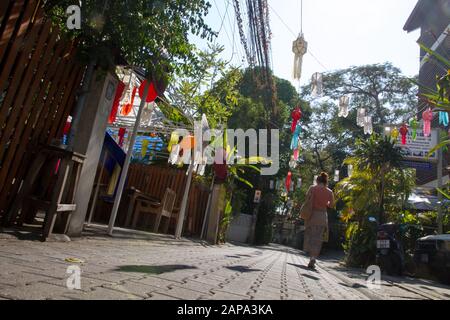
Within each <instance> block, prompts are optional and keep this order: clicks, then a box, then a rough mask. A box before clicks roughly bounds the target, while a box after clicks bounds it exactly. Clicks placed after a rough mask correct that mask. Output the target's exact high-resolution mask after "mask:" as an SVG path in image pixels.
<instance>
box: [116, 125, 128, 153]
mask: <svg viewBox="0 0 450 320" xmlns="http://www.w3.org/2000/svg"><path fill="white" fill-rule="evenodd" d="M126 132H127V129H125V128H120V129H119V135H118V137H119V143H118V145H119V147H121V148H122V147H123V142H124V140H125V134H126Z"/></svg>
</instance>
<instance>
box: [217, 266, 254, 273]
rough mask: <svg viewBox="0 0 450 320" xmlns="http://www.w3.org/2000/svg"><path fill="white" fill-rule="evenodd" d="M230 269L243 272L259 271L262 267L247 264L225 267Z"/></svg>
mask: <svg viewBox="0 0 450 320" xmlns="http://www.w3.org/2000/svg"><path fill="white" fill-rule="evenodd" d="M225 268H226V269H228V270H231V271H236V272H241V273H249V272H259V271H262V270H261V269H252V268H249V267H246V266H233V267H225Z"/></svg>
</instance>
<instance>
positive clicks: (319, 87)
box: [311, 72, 323, 97]
mask: <svg viewBox="0 0 450 320" xmlns="http://www.w3.org/2000/svg"><path fill="white" fill-rule="evenodd" d="M311 94H312V96H313V97H320V96H322V94H323V75H322V74H321V73H319V72H316V73H314V74H313V76H312V79H311Z"/></svg>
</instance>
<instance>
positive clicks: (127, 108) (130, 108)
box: [120, 87, 137, 116]
mask: <svg viewBox="0 0 450 320" xmlns="http://www.w3.org/2000/svg"><path fill="white" fill-rule="evenodd" d="M136 91H137V87H134V89H133V92H132V93H131V100H130V102H129V103H127V104H125V105H124V106H123V107H122V111H121V112H120V114H121V115H122V116H128V115H129V114H130V113H131V111H133V106H134V98H135V96H136Z"/></svg>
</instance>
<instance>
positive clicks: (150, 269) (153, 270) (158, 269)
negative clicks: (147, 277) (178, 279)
mask: <svg viewBox="0 0 450 320" xmlns="http://www.w3.org/2000/svg"><path fill="white" fill-rule="evenodd" d="M192 269H197V267H193V266H187V265H166V266H120V267H119V268H117V269H116V270H114V271H119V272H133V273H146V274H163V273H169V272H175V271H178V270H192Z"/></svg>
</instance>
